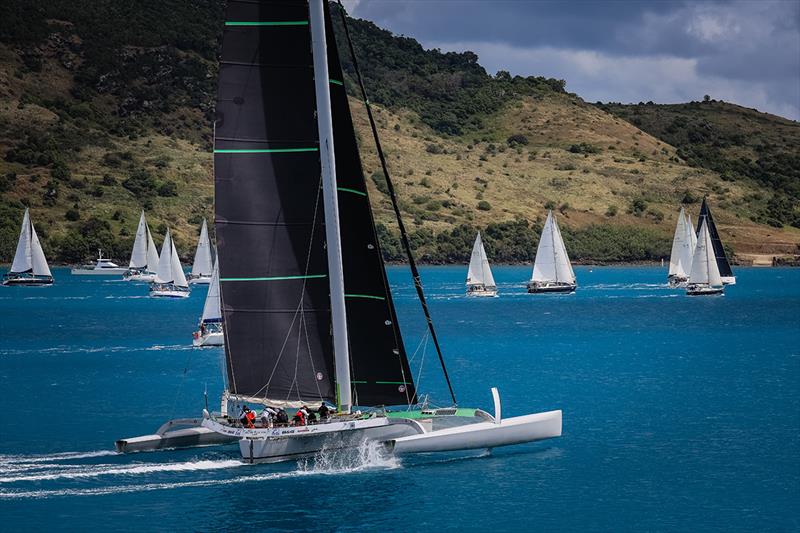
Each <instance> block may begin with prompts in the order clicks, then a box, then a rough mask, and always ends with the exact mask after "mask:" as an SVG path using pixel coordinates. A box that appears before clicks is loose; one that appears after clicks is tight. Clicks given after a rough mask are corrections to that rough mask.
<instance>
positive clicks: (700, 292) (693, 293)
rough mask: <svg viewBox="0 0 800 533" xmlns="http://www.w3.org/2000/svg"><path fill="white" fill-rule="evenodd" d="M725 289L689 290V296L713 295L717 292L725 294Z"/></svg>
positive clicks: (687, 292) (687, 293)
mask: <svg viewBox="0 0 800 533" xmlns="http://www.w3.org/2000/svg"><path fill="white" fill-rule="evenodd" d="M724 292H725V289H721V288H720V289H713V290H708V289H706V290H687V291H686V295H687V296H713V295H716V294H723V293H724Z"/></svg>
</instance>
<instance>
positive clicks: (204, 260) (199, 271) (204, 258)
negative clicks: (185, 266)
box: [192, 219, 214, 277]
mask: <svg viewBox="0 0 800 533" xmlns="http://www.w3.org/2000/svg"><path fill="white" fill-rule="evenodd" d="M212 263H213V261H212V259H211V242H210V241H209V239H208V225H207V224H206V219H203V226H202V227H201V228H200V240H199V241H197V250H195V252H194V263H193V264H192V277H200V276H210V275H211V273H212V271H213V270H214V266H213V264H212Z"/></svg>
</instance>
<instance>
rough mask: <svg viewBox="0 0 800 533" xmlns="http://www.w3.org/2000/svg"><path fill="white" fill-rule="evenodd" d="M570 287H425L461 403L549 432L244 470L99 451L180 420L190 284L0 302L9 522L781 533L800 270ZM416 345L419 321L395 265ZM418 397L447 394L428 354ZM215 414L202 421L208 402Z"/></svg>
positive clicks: (797, 369) (514, 274)
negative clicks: (473, 290) (551, 415)
mask: <svg viewBox="0 0 800 533" xmlns="http://www.w3.org/2000/svg"><path fill="white" fill-rule="evenodd" d="M576 271H577V276H578V282H579V284H580V287H579V290H578V292H577V293H576V294H574V295H569V296H544V295H543V296H529V295H527V294H525V289H524V282H525V280H526V279H527V277H528V275H529V269H528V268H526V267H500V268H497V269H496V271H495V277H496V279H497V282H498V285H499V288H500V297H499V298H496V299H488V300H468V299H466V298H465V297H464V296H463V290H464V288H463V285H462V283H463V278H464V275H465V268H455V267H431V268H424V269H423V272H422V275H423V280H424V282H425V285H426V289H427V291H428V293H429V295H430V300H431V302H430V305H431V309H432V313H433V316H434V319H435V321H436V323H437V325H438V329H439V332H440V335H441V340H442V344H443V347H444V350H445V357H446V358H447V361H448V368H449V370H450V373H451V375H452V377H453V379H454V381H455V386H456V393H457V395H458V397H459V403H460V404H461V405H463V406H477V407H483V408H486V409H489V410H491V405H492V404H491V395H490V392H489V388H490V387H491V386H498V387H499V388H500V393H501V395H502V398H503V414H504V416H514V415H520V414H525V413H528V412H537V411H543V410H549V409H556V408H560V409H562V410H563V411H564V435H563V437H562V438H560V439H556V440H551V441H545V442H540V443H533V444H528V445H523V446H516V447H511V448H505V449H497V450H494V451H492V452H491V453H485V452H484V453H473V454H469V455H467V456H461V455H448V456H444V457H441V456H419V457H414V458H403V459H401V460H398V459H395V458H391V457H388V458H387V457H381V456H379V455H378V456H376V455H375V453H374V450H367V452H370V453H364V454H362V455H356V454H353V455H347V456H342V457H334V458H331V459H330V460H328V461H327V462H313V461H312V462H301V463H297V462H292V463H286V464H280V465H254V466H251V465H243V464H241V463H240V462H239V461H238V450H237V449H236V447H224V448H204V449H195V450H182V451H173V452H154V453H143V454H136V455H130V456H120V455H115V454H114V453H113V452H112V451H111V450H112V449H113V441H114V440H115V439H117V438H120V437H126V436H134V435H140V434H145V433H151V432H153V431H154V430H155V429H156V428H157V427H158V426H159V425H160V424H161V422H163V421H164V420H166V419H167V418H169V417H170V416H187V415H197V414H199V413H200V410H201V409H202V407H203V401H204V400H203V391H204V389H206V388H207V389H208V394H209V398H210V399H211V400H210V401H211V402H214V403H216V398H217V397H218V395H219V393H220V391H221V388H222V385H221V383H222V381H221V379H222V378H221V376H222V369H221V365H220V357H221V350H220V349H216V348H210V349H203V350H192V349H191V348H189V345H190V343H191V332H192V329H193V327H194V325H195V324H196V321H197V318H198V315H199V313H200V311H201V308H202V302H203V298H204V296H205V291H206V288H205V287H203V288H199V289H195V290H194V291H193V293H192V296H191V297H190V298H189V299H187V300H184V301H153V300H150V299H148V298H147V297H146V288H145V286H142V285H131V284H128V283H124V282H117V281H111V280H105V281H104V280H99V279H90V278H87V277H71V276H70V275H69V274H68V272H67V271H66V270H64V269H57V270H55V272H54V274H55V277H56V285H55V286H53V287H50V288H27V289H23V288H4V289H0V316H2V319H1V320H0V382H1V383H2V392H1V393H0V437H1V438H0V516H2V520H3V522H2V526H0V528H2V529H7V530H23V529H24V530H52V529H67V530H86V529H87V528H88V527H89V526H91V527H92V528H93V529H112V528H113V529H118V530H132V529H145V530H153V529H177V530H203V531H214V530H237V529H238V530H242V529H246V530H253V529H261V530H263V529H275V530H311V531H330V530H384V531H393V530H398V531H399V530H403V531H409V530H411V531H425V530H432V529H440V530H455V529H458V530H461V531H485V530H495V531H519V530H556V529H559V530H581V531H583V530H607V531H623V530H636V531H639V530H677V531H704V530H719V531H731V530H765V529H767V530H797V529H798V528H800V513H798V511H800V508H799V507H800V504H799V503H798V502H800V319H798V317H800V269H794V270H792V269H761V270H759V269H738V270H737V274H738V281H739V284H738V285H737V286H735V287H729V288H728V290H727V291H726V295H725V296H724V297H703V298H689V297H686V296H684V295H683V294H682V293H681V292H679V291H674V290H669V289H667V288H666V287H665V286H664V283H663V282H664V280H665V277H666V272H665V271H664V270H663V269H659V268H638V267H625V268H622V267H619V268H617V267H615V268H610V267H606V268H598V267H595V268H588V267H579V268H577V269H576ZM390 277H391V280H392V283H393V285H394V286H395V294H396V302H397V306H398V311H399V315H400V320H401V326H402V327H403V330H404V332H405V339H406V345H407V348H408V351H409V353H414V351H415V349H416V347H417V344H418V343H419V341H420V339H421V338H422V334H423V332H424V324H423V322H422V320H421V317H420V313H419V310H418V305H417V303H416V300H415V299H414V291H413V288H412V287H411V285H410V283H409V280H408V277H407V275H406V272H405V270H404V269H402V268H393V269H391V273H390ZM420 362H422V363H423V364H422V372H421V374H420V375H421V379H420V384H419V388H420V389H421V390H422V391H425V392H429V393H430V395H431V401H432V402H438V403H440V404H445V403H447V401H446V399H447V396H446V389H445V387H444V384H443V382H442V379H441V377H440V372H439V371H438V368H437V366H436V364H437V362H436V357H435V353H434V352H433V351H432V350H428V351H427V352H426V353H425V354H424V356H423V354H422V353H421V351H420V353H418V354H417V355H416V357H415V358H414V362H413V363H412V367H413V368H414V369H415V370H416V371H418V370H419V368H420ZM212 407H213V406H212Z"/></svg>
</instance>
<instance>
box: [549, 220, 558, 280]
mask: <svg viewBox="0 0 800 533" xmlns="http://www.w3.org/2000/svg"><path fill="white" fill-rule="evenodd" d="M547 215H548V216H549V217H550V242H552V243H553V271H554V272H555V279H556V281H558V249H557V248H556V229H555V220H556V219H555V217H554V216H553V212H552V211H550V212H549V213H548V214H547Z"/></svg>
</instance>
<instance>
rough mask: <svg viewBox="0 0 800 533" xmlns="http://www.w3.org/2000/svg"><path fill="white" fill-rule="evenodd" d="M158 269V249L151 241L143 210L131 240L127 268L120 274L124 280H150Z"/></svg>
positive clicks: (151, 237)
mask: <svg viewBox="0 0 800 533" xmlns="http://www.w3.org/2000/svg"><path fill="white" fill-rule="evenodd" d="M156 270H158V249H157V248H156V245H155V243H154V242H153V235H152V234H151V233H150V226H148V224H147V219H146V218H145V216H144V210H142V214H141V216H140V217H139V226H138V227H137V228H136V239H135V240H134V241H133V250H131V260H130V261H129V262H128V269H127V270H126V271H125V272H124V273H123V274H122V278H123V279H124V280H126V281H146V282H148V283H149V282H151V281H153V280H154V279H155V277H156Z"/></svg>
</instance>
